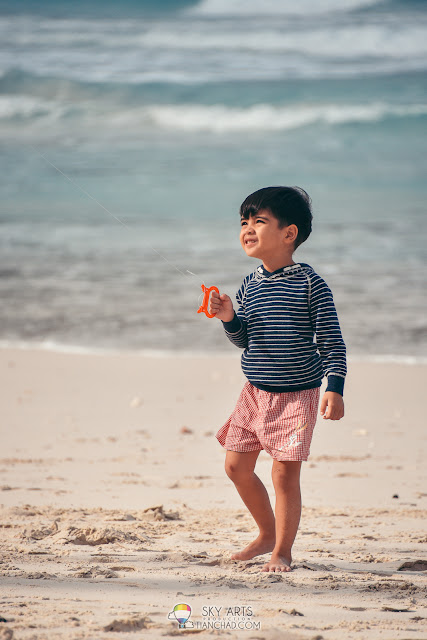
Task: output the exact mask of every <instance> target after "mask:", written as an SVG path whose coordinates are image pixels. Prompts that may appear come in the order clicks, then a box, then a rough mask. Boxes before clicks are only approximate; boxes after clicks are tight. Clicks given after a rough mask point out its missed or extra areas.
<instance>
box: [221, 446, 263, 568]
mask: <svg viewBox="0 0 427 640" xmlns="http://www.w3.org/2000/svg"><path fill="white" fill-rule="evenodd" d="M259 453H260V452H259V451H248V452H245V453H239V452H237V451H227V454H226V458H225V471H226V473H227V475H228V477H229V478H230V479H231V480H232V481H233V482H234V484H235V487H236V489H237V491H238V492H239V494H240V497H241V498H242V500H243V502H244V503H245V505H246V506H247V508H248V509H249V511H250V512H251V514H252V517H253V518H254V520H255V522H256V523H257V525H258V528H259V535H258V537H257V538H256V539H255V540H253V541H252V542H251V543H250V544H248V546H247V547H245V549H243V551H240V552H239V553H235V554H233V555H232V556H231V558H232V560H250V559H251V558H254V557H255V556H259V555H262V554H263V553H267V552H268V551H272V549H273V548H274V544H275V537H276V532H275V519H274V513H273V510H272V508H271V504H270V498H269V497H268V493H267V490H266V488H265V486H264V485H263V483H262V482H261V480H260V479H259V478H258V476H257V475H256V474H255V473H254V469H255V463H256V461H257V458H258V456H259Z"/></svg>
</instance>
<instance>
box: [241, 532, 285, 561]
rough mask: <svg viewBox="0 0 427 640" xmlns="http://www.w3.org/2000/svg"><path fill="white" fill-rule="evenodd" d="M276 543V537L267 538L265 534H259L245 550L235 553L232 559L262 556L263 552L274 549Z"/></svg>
mask: <svg viewBox="0 0 427 640" xmlns="http://www.w3.org/2000/svg"><path fill="white" fill-rule="evenodd" d="M274 544H275V539H274V538H265V537H263V536H258V538H256V539H255V540H253V541H252V542H250V543H249V544H248V546H247V547H245V548H244V549H243V551H239V552H238V553H233V555H232V556H231V559H232V560H251V559H252V558H255V556H262V554H263V553H268V552H269V551H272V550H273V549H274Z"/></svg>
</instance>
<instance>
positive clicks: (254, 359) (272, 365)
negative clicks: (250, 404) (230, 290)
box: [223, 263, 347, 395]
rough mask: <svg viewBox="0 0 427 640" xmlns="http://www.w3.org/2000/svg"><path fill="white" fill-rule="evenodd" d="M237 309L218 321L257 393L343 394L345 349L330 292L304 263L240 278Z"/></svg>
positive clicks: (258, 271)
mask: <svg viewBox="0 0 427 640" xmlns="http://www.w3.org/2000/svg"><path fill="white" fill-rule="evenodd" d="M236 298H237V302H238V304H239V308H238V311H237V313H235V315H234V318H233V320H231V322H224V323H223V325H224V329H225V333H226V335H227V337H228V338H229V340H231V342H232V343H233V344H235V345H236V346H237V347H240V348H243V349H244V351H243V354H242V370H243V373H244V374H245V376H246V377H247V379H248V380H249V382H250V383H251V384H253V385H254V386H255V387H257V388H258V389H263V390H265V391H270V392H276V393H283V392H288V391H299V390H302V389H313V388H315V387H320V385H321V384H322V378H323V377H324V376H327V377H328V385H327V389H326V390H327V391H335V392H337V393H340V394H341V395H342V394H343V389H344V379H345V375H346V372H347V368H346V348H345V344H344V341H343V338H342V335H341V329H340V326H339V322H338V317H337V312H336V310H335V305H334V301H333V297H332V293H331V290H330V289H329V287H328V285H327V284H326V282H325V281H324V280H323V279H322V278H321V277H320V276H319V275H318V274H317V273H316V272H315V271H314V269H313V268H312V267H310V265H308V264H304V263H299V264H294V265H290V266H287V267H282V268H281V269H278V270H277V271H274V272H273V273H270V272H269V271H267V270H266V269H265V268H264V267H263V266H262V265H261V266H259V267H258V268H257V269H256V270H255V271H254V272H253V273H251V274H249V275H248V276H246V278H245V279H244V281H243V284H242V286H241V287H240V289H239V291H238V292H237V295H236Z"/></svg>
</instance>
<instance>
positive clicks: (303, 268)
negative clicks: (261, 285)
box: [255, 262, 314, 281]
mask: <svg viewBox="0 0 427 640" xmlns="http://www.w3.org/2000/svg"><path fill="white" fill-rule="evenodd" d="M301 273H304V274H305V275H309V274H311V273H314V270H313V268H312V267H310V265H309V264H306V263H305V262H296V263H295V264H290V265H288V266H287V267H281V268H280V269H277V270H276V271H273V273H270V271H267V269H265V268H264V266H263V265H262V264H261V265H260V266H259V267H257V269H256V270H255V279H256V280H258V281H261V280H279V279H283V278H291V277H293V276H295V275H298V274H301Z"/></svg>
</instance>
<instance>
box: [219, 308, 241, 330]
mask: <svg viewBox="0 0 427 640" xmlns="http://www.w3.org/2000/svg"><path fill="white" fill-rule="evenodd" d="M222 325H223V327H224V329H225V330H226V331H227V333H237V332H238V331H240V329H241V327H242V323H241V322H240V320H239V318H238V317H237V315H236V312H234V318H233V319H232V320H230V322H223V323H222Z"/></svg>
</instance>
